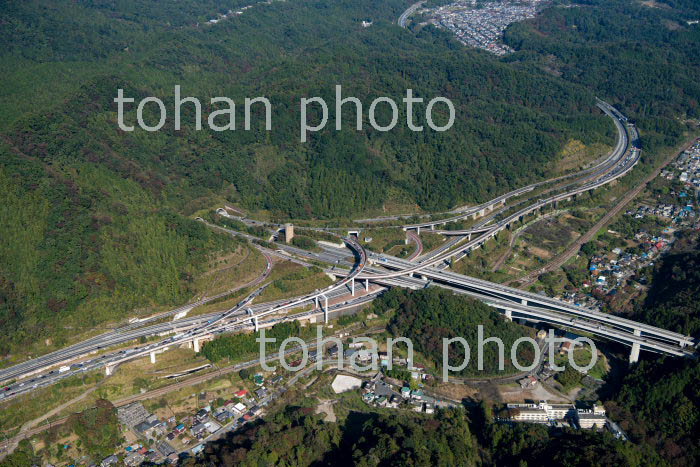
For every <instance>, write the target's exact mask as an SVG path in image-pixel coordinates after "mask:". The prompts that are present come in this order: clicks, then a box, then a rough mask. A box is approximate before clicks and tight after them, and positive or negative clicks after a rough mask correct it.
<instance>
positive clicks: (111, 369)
mask: <svg viewBox="0 0 700 467" xmlns="http://www.w3.org/2000/svg"><path fill="white" fill-rule="evenodd" d="M113 374H114V367H113V366H112V365H107V366H106V367H105V375H107V376H112V375H113Z"/></svg>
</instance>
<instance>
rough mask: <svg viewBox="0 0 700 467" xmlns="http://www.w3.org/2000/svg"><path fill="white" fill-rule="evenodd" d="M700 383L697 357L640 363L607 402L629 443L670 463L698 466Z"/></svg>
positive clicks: (699, 453) (612, 415)
mask: <svg viewBox="0 0 700 467" xmlns="http://www.w3.org/2000/svg"><path fill="white" fill-rule="evenodd" d="M698 381H700V365H699V364H698V362H697V360H691V359H678V358H668V357H667V358H664V359H660V360H657V361H642V362H640V364H639V365H638V366H637V367H635V368H634V369H633V370H632V371H631V372H630V373H629V374H628V375H626V376H625V378H624V380H623V381H622V385H621V387H620V388H619V390H618V391H616V393H615V395H614V396H613V397H612V399H611V400H610V401H608V402H606V404H605V406H606V407H607V409H608V411H609V412H610V416H611V417H612V418H613V419H614V420H616V421H617V422H618V423H619V424H620V427H622V429H623V430H626V432H627V434H628V435H629V436H630V438H631V439H632V441H634V442H637V443H642V444H644V445H649V446H650V447H652V448H653V449H655V450H656V451H657V452H658V453H660V454H661V455H662V456H663V457H664V458H665V459H666V460H667V461H668V462H669V463H671V464H672V465H677V466H688V467H690V466H693V465H698V463H699V462H700V444H698V433H700V411H698V407H700V390H699V389H698Z"/></svg>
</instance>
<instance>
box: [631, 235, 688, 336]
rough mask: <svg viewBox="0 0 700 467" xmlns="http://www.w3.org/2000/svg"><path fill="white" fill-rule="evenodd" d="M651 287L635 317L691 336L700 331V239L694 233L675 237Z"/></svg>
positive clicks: (638, 307)
mask: <svg viewBox="0 0 700 467" xmlns="http://www.w3.org/2000/svg"><path fill="white" fill-rule="evenodd" d="M653 277H654V279H653V280H652V284H651V288H650V289H649V293H648V294H647V296H646V299H645V300H644V302H643V303H640V304H639V305H638V306H637V307H636V309H635V316H634V317H635V318H636V319H639V320H640V321H643V322H645V323H650V324H653V325H654V326H659V327H662V328H665V329H670V330H673V331H676V332H680V333H683V334H686V335H690V336H698V335H699V334H700V303H698V297H700V241H699V237H698V234H697V232H692V233H687V234H684V235H683V236H682V237H681V238H679V239H677V240H676V243H675V244H674V246H673V250H672V251H671V252H670V254H669V255H667V256H665V257H663V258H662V259H661V261H659V262H658V263H657V264H656V266H655V270H654V274H653Z"/></svg>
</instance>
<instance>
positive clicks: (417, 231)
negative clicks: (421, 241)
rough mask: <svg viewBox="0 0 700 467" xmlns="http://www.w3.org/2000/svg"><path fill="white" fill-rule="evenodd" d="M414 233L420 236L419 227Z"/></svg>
mask: <svg viewBox="0 0 700 467" xmlns="http://www.w3.org/2000/svg"><path fill="white" fill-rule="evenodd" d="M416 233H417V234H418V235H420V227H416Z"/></svg>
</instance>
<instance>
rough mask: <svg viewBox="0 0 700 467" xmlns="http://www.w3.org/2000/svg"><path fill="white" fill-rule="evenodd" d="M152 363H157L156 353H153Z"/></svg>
mask: <svg viewBox="0 0 700 467" xmlns="http://www.w3.org/2000/svg"><path fill="white" fill-rule="evenodd" d="M151 363H154V364H155V363H156V353H155V352H151Z"/></svg>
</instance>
